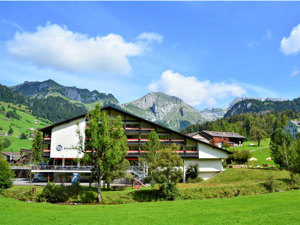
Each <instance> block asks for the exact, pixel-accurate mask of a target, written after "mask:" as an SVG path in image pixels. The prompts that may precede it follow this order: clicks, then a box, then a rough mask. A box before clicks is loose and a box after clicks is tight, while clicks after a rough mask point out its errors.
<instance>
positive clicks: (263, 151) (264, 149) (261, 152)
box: [230, 138, 275, 166]
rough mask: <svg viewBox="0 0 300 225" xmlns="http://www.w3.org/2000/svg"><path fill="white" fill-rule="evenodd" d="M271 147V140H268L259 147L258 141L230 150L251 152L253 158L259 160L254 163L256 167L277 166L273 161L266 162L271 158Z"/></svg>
mask: <svg viewBox="0 0 300 225" xmlns="http://www.w3.org/2000/svg"><path fill="white" fill-rule="evenodd" d="M269 145H270V138H266V139H263V140H262V141H261V142H260V146H258V145H257V142H256V141H246V142H244V143H243V146H239V147H233V148H230V150H233V149H237V150H247V151H250V152H251V155H252V157H253V158H256V159H257V161H255V162H253V164H254V166H255V165H259V166H262V165H263V164H268V165H271V166H275V163H274V162H273V160H272V161H267V160H266V159H267V158H269V157H271V151H270V147H269Z"/></svg>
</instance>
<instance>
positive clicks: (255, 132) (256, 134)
mask: <svg viewBox="0 0 300 225" xmlns="http://www.w3.org/2000/svg"><path fill="white" fill-rule="evenodd" d="M266 135H267V134H266V132H265V131H264V130H263V129H262V128H259V127H258V126H253V127H252V128H251V130H250V136H251V139H252V140H254V141H257V145H258V146H260V141H261V140H262V139H263V138H265V137H266Z"/></svg>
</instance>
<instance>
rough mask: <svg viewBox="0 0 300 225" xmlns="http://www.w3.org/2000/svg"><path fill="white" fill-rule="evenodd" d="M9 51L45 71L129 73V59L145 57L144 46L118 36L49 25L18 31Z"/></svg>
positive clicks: (8, 46)
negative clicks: (100, 34)
mask: <svg viewBox="0 0 300 225" xmlns="http://www.w3.org/2000/svg"><path fill="white" fill-rule="evenodd" d="M145 38H146V37H145ZM149 40H150V39H149ZM152 40H154V39H153V38H152ZM7 48H8V52H9V53H10V54H11V55H12V56H14V57H16V58H20V59H24V60H27V61H30V62H33V63H34V64H36V65H38V66H39V67H43V68H47V67H50V68H54V69H58V70H64V71H71V72H107V73H117V74H127V73H129V72H130V71H131V66H130V63H129V60H128V57H130V56H137V55H140V54H142V52H143V51H144V50H145V44H143V45H142V44H139V43H133V42H126V41H124V39H123V38H122V36H120V35H117V34H108V35H106V36H96V37H89V36H88V35H86V34H81V33H77V32H73V31H71V30H68V29H67V27H62V26H59V25H57V24H50V23H47V24H46V26H44V27H41V26H39V27H37V30H36V31H35V32H32V33H29V32H17V33H16V34H15V37H14V39H13V40H11V41H9V42H7Z"/></svg>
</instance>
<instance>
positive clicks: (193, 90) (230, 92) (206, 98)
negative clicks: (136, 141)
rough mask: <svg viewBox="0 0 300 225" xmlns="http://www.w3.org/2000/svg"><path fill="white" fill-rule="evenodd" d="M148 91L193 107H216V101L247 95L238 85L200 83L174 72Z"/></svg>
mask: <svg viewBox="0 0 300 225" xmlns="http://www.w3.org/2000/svg"><path fill="white" fill-rule="evenodd" d="M148 89H149V90H150V91H160V92H164V93H166V94H168V95H173V96H176V97H179V98H181V99H183V100H184V101H185V102H187V103H188V104H190V105H192V106H196V105H200V104H202V103H206V104H207V105H209V106H214V105H216V104H217V100H216V99H221V98H226V97H228V96H235V97H238V96H242V95H243V94H245V93H246V91H245V89H244V88H242V87H241V86H238V85H236V84H228V83H224V82H220V83H211V82H210V81H209V80H205V81H199V80H198V79H197V78H196V77H193V76H184V75H181V74H179V73H174V72H173V71H172V70H167V71H165V72H163V73H162V75H161V77H160V79H159V80H157V81H154V82H152V83H151V84H150V85H149V86H148Z"/></svg>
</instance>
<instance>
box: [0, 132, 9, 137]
mask: <svg viewBox="0 0 300 225" xmlns="http://www.w3.org/2000/svg"><path fill="white" fill-rule="evenodd" d="M7 135H8V133H7V132H6V133H0V137H3V136H7Z"/></svg>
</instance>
